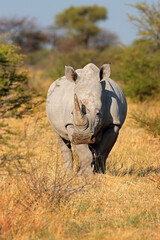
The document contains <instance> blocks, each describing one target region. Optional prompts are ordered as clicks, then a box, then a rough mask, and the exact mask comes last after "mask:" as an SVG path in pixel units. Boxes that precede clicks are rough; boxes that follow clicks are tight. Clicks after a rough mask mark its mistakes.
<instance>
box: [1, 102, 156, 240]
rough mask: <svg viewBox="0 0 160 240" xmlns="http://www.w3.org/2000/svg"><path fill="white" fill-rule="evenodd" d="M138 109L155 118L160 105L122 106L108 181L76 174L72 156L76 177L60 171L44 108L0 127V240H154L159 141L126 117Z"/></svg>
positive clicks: (108, 170) (111, 155) (100, 177)
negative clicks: (122, 120) (0, 139)
mask: <svg viewBox="0 0 160 240" xmlns="http://www.w3.org/2000/svg"><path fill="white" fill-rule="evenodd" d="M141 109H142V110H143V111H146V112H148V113H149V115H150V116H154V115H155V114H156V113H158V111H159V105H158V103H156V102H154V103H153V102H152V103H151V102H150V103H149V104H148V103H147V104H146V103H143V104H134V103H132V102H130V101H129V100H128V115H127V120H126V122H125V124H124V126H123V127H122V129H121V131H120V135H119V138H118V141H117V143H116V145H115V146H114V148H113V150H112V152H111V154H110V156H109V158H108V163H107V174H105V175H100V174H95V175H92V176H88V177H85V176H79V175H78V174H77V173H76V170H77V169H78V166H79V162H78V158H77V156H76V155H75V158H74V159H75V161H74V171H75V174H74V175H72V176H67V174H66V173H65V172H62V170H61V166H62V158H61V155H60V151H59V148H58V145H57V139H56V136H55V134H54V132H53V131H52V129H51V127H50V125H49V123H48V121H47V119H46V114H45V106H41V107H39V109H38V110H37V112H36V113H35V114H34V116H32V117H31V116H26V117H23V119H13V118H10V119H7V120H3V121H1V125H3V128H2V129H3V133H2V132H1V134H3V136H5V138H4V139H3V142H2V144H1V150H0V153H1V163H0V167H1V168H0V170H1V172H0V178H1V181H0V191H1V194H0V239H7V240H9V239H22V240H25V239H30V240H31V239H32V240H36V239H49V240H53V239H55V240H62V239H87V240H90V239H96V240H98V239H113V240H122V239H123V240H126V239H127V240H128V239H133V240H135V239H136V240H138V239H142V240H147V239H148V240H158V239H160V177H159V172H160V145H159V138H158V137H154V136H153V135H152V134H150V133H148V132H146V131H145V130H144V129H142V128H138V127H137V126H136V124H135V122H134V120H133V119H132V118H131V114H132V113H133V112H136V111H137V110H141ZM7 123H8V124H9V126H10V128H9V129H8V127H6V131H5V124H7ZM1 131H2V130H1ZM4 143H5V144H4Z"/></svg>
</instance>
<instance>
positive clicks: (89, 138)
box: [72, 132, 96, 145]
mask: <svg viewBox="0 0 160 240" xmlns="http://www.w3.org/2000/svg"><path fill="white" fill-rule="evenodd" d="M95 140H96V139H95V137H94V135H93V134H87V135H86V134H85V135H84V134H81V133H76V132H74V133H73V134H72V143H73V144H75V145H77V144H94V143H95Z"/></svg>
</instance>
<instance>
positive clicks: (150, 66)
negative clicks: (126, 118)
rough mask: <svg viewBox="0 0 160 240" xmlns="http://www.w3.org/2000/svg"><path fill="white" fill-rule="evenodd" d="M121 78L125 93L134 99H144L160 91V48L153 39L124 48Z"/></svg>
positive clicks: (154, 95) (155, 95)
mask: <svg viewBox="0 0 160 240" xmlns="http://www.w3.org/2000/svg"><path fill="white" fill-rule="evenodd" d="M120 64H121V69H120V74H119V76H120V80H121V81H122V82H123V83H124V85H125V93H126V94H127V95H128V96H129V97H131V98H132V99H137V100H140V101H144V100H146V99H152V98H155V97H157V96H158V94H159V93H160V75H159V66H160V50H156V48H154V43H153V41H149V40H146V41H145V40H140V41H137V42H135V43H134V44H133V45H131V46H130V47H128V48H125V49H124V53H123V58H122V62H121V63H120Z"/></svg>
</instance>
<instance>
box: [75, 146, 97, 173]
mask: <svg viewBox="0 0 160 240" xmlns="http://www.w3.org/2000/svg"><path fill="white" fill-rule="evenodd" d="M73 147H74V149H75V151H76V152H77V154H78V156H79V160H80V171H79V173H80V174H81V173H82V174H86V175H89V174H92V173H93V169H92V166H91V163H92V158H93V157H92V152H91V151H90V149H89V147H88V145H87V144H79V145H74V144H73Z"/></svg>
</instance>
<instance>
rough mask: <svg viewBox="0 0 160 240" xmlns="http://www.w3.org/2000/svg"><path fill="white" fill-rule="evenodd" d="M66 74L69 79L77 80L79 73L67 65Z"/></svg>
mask: <svg viewBox="0 0 160 240" xmlns="http://www.w3.org/2000/svg"><path fill="white" fill-rule="evenodd" d="M65 76H66V78H67V79H68V80H69V81H74V82H75V81H76V79H77V73H76V72H75V71H74V69H73V68H72V67H70V66H65Z"/></svg>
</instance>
